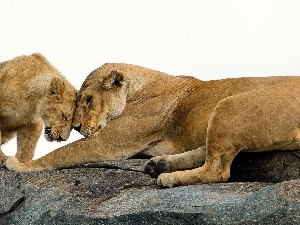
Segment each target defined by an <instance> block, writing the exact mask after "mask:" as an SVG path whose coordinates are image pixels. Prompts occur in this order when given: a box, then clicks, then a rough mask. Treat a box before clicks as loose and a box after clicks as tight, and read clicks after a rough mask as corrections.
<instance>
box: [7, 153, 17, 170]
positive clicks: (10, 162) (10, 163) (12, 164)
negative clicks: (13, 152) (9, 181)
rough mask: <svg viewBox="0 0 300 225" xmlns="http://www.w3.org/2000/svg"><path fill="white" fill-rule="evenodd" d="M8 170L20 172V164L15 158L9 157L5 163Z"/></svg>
mask: <svg viewBox="0 0 300 225" xmlns="http://www.w3.org/2000/svg"><path fill="white" fill-rule="evenodd" d="M4 165H5V166H6V168H7V169H9V170H13V171H20V162H19V161H18V160H17V159H16V158H15V157H13V156H8V157H7V158H6V160H5V162H4Z"/></svg>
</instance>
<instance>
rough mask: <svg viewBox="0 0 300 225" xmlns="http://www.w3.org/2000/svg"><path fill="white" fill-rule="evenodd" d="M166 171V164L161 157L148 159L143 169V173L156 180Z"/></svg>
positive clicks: (167, 169)
mask: <svg viewBox="0 0 300 225" xmlns="http://www.w3.org/2000/svg"><path fill="white" fill-rule="evenodd" d="M168 171H169V168H168V163H167V161H166V160H165V158H164V157H163V156H157V157H154V158H152V159H150V160H149V161H148V162H147V163H146V165H145V167H144V172H145V173H147V174H149V175H150V176H151V177H152V178H157V177H158V176H159V175H160V174H162V173H164V172H168Z"/></svg>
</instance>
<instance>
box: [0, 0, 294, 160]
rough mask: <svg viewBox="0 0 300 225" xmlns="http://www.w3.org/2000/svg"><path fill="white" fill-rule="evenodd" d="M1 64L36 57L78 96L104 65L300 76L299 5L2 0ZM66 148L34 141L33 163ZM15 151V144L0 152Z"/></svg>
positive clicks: (289, 0) (252, 0) (274, 1)
mask: <svg viewBox="0 0 300 225" xmlns="http://www.w3.org/2000/svg"><path fill="white" fill-rule="evenodd" d="M0 5H1V6H0V61H4V60H8V59H11V58H14V57H15V56H18V55H24V54H32V53H33V52H41V53H42V54H44V55H45V56H46V57H47V58H48V60H49V61H50V62H51V63H52V64H53V65H54V66H55V67H57V68H58V69H59V70H60V71H61V72H62V74H64V75H65V76H66V77H67V78H68V80H70V82H71V83H72V84H73V85H74V86H75V87H76V88H77V89H79V88H80V86H81V83H82V82H83V81H84V79H85V77H86V76H87V75H88V74H89V73H90V72H91V71H92V70H94V69H96V68H97V67H99V66H101V65H102V64H104V63H106V62H122V63H131V64H137V65H140V66H144V67H148V68H151V69H155V70H159V71H162V72H166V73H169V74H172V75H193V76H196V77H197V78H199V79H202V80H210V79H220V78H225V77H241V76H270V75H299V74H300V44H299V41H300V1H299V0H284V1H283V0H249V1H244V0H226V1H224V0H176V1H175V0H173V1H171V0H151V1H149V0H148V1H146V0H107V1H101V0H95V1H92V0H73V1H70V0H50V1H49V0H43V1H41V0H2V1H1V4H0ZM79 138H81V136H80V135H79V134H77V132H75V131H73V132H72V133H71V137H70V139H69V140H68V141H67V142H63V143H49V142H46V140H45V139H44V137H41V139H40V141H39V143H38V146H37V150H36V155H35V158H37V157H40V156H42V155H45V154H46V153H48V152H50V151H52V150H54V149H56V148H58V147H60V146H62V145H65V144H67V143H69V142H72V141H74V140H76V139H79ZM3 149H4V152H5V153H6V154H7V155H14V154H15V152H16V140H15V139H14V140H12V141H10V142H9V144H7V145H5V146H3Z"/></svg>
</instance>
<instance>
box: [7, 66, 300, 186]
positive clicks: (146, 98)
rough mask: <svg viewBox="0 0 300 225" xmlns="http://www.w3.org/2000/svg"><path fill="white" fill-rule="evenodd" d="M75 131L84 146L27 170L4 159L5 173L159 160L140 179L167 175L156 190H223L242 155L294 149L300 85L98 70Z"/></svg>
mask: <svg viewBox="0 0 300 225" xmlns="http://www.w3.org/2000/svg"><path fill="white" fill-rule="evenodd" d="M120 71H122V72H120ZM73 126H74V127H75V129H76V130H78V131H79V132H80V133H81V134H82V135H83V136H85V137H86V138H84V139H81V140H78V141H76V142H74V143H71V144H69V145H67V146H64V147H62V148H60V149H57V150H55V151H53V152H51V153H49V154H48V155H46V156H44V157H41V158H39V159H37V160H33V161H30V162H27V163H18V161H16V160H15V159H14V158H8V160H7V161H6V166H7V167H8V168H9V169H12V170H16V171H43V170H51V169H58V168H63V167H70V166H74V165H77V164H82V163H88V162H99V161H103V160H122V159H128V158H130V157H134V156H138V155H141V154H144V155H149V156H157V157H154V158H152V159H151V160H150V161H149V163H148V164H147V165H146V167H145V171H146V172H148V173H151V174H152V175H153V176H157V175H159V174H160V173H162V172H171V173H162V174H160V175H159V176H158V179H157V182H158V184H159V185H162V186H167V187H172V186H177V185H188V184H194V183H209V182H225V181H226V180H227V179H228V178H229V173H230V165H231V162H232V160H233V158H234V157H235V156H236V155H237V154H238V152H240V151H268V150H272V149H285V150H289V149H300V147H299V144H298V141H299V140H300V78H299V77H269V78H236V79H224V80H215V81H207V82H204V81H200V80H197V79H196V78H193V77H187V76H179V77H175V76H170V75H167V74H165V73H161V72H157V71H153V70H150V69H146V68H142V67H139V66H134V65H127V64H104V65H103V66H101V67H100V68H98V69H96V70H95V71H93V72H92V73H91V74H90V75H89V76H88V77H87V78H86V80H85V82H84V83H83V85H82V87H81V89H80V91H79V96H78V99H77V109H76V112H75V116H74V122H73ZM202 146H206V148H205V147H202ZM169 154H172V155H169ZM174 154H175V155H174ZM204 162H205V163H204ZM203 163H204V165H203ZM202 165H203V166H202ZM201 166H202V167H201ZM191 168H195V169H191ZM190 169H191V170H190ZM177 170H181V171H177ZM182 170H184V171H182ZM172 171H176V172H172Z"/></svg>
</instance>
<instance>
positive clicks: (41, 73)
mask: <svg viewBox="0 0 300 225" xmlns="http://www.w3.org/2000/svg"><path fill="white" fill-rule="evenodd" d="M0 80H1V88H0V134H1V135H0V141H1V145H2V144H4V143H6V142H8V141H9V140H10V139H12V138H13V137H15V136H17V153H16V158H17V159H18V160H19V161H20V162H27V161H30V160H31V159H32V158H33V156H34V152H35V148H36V144H37V141H38V139H39V137H40V135H41V132H42V129H43V124H44V126H45V131H44V136H45V138H46V140H48V141H59V142H60V141H65V140H67V139H68V137H69V135H70V131H71V129H72V119H73V116H74V112H75V103H76V102H75V101H76V95H77V91H76V89H75V88H74V87H73V86H72V85H71V84H70V83H69V82H68V81H67V80H66V78H65V77H63V76H62V75H61V74H60V73H59V72H58V70H57V69H56V68H54V67H53V66H52V65H51V64H50V63H49V62H48V61H47V59H46V58H45V57H44V56H42V55H41V54H39V53H35V54H32V55H29V56H19V57H16V58H14V59H11V60H9V61H6V62H2V63H1V64H0ZM5 158H6V156H5V154H4V153H3V152H2V150H1V149H0V164H3V161H4V160H5Z"/></svg>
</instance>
